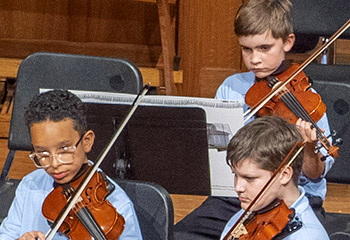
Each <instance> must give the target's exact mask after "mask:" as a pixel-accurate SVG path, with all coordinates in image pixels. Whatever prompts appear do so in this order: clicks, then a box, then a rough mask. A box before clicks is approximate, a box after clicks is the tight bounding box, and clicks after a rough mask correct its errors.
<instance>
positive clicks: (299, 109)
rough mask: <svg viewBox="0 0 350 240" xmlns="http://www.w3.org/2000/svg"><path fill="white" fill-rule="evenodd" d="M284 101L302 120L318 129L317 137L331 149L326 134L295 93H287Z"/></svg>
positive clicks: (283, 97) (283, 98)
mask: <svg viewBox="0 0 350 240" xmlns="http://www.w3.org/2000/svg"><path fill="white" fill-rule="evenodd" d="M282 101H283V102H284V103H285V104H286V105H287V106H288V108H290V110H291V111H292V112H293V113H294V114H295V115H296V116H297V117H300V118H301V119H303V120H305V121H308V122H311V124H312V125H313V126H314V127H315V128H316V132H317V136H318V138H319V139H320V141H322V142H323V143H324V144H326V145H327V147H328V148H329V147H330V144H329V142H328V141H326V139H325V136H324V134H323V133H322V131H321V129H320V128H319V127H318V126H317V124H316V123H315V121H314V120H312V118H311V117H310V115H309V114H308V113H307V111H306V110H305V108H304V107H303V106H302V105H301V104H300V102H299V101H298V99H297V98H296V97H295V96H294V94H293V93H291V92H287V93H286V94H284V95H283V96H282Z"/></svg>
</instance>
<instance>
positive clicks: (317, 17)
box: [291, 0, 350, 38]
mask: <svg viewBox="0 0 350 240" xmlns="http://www.w3.org/2000/svg"><path fill="white" fill-rule="evenodd" d="M291 2H292V4H293V8H292V9H293V10H292V17H293V27H294V32H295V33H297V34H303V35H317V36H322V37H330V36H332V35H333V34H334V33H335V32H336V31H337V30H338V29H339V28H340V27H341V26H342V25H343V24H344V23H345V22H346V21H347V20H348V19H349V13H350V4H349V0H291ZM342 38H350V30H347V31H345V32H344V33H343V34H342Z"/></svg>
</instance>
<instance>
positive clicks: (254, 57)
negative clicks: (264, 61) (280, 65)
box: [250, 51, 261, 65]
mask: <svg viewBox="0 0 350 240" xmlns="http://www.w3.org/2000/svg"><path fill="white" fill-rule="evenodd" d="M250 62H251V63H252V64H253V65H257V64H259V63H260V62H261V57H260V54H259V53H258V52H256V51H253V52H252V54H251V57H250Z"/></svg>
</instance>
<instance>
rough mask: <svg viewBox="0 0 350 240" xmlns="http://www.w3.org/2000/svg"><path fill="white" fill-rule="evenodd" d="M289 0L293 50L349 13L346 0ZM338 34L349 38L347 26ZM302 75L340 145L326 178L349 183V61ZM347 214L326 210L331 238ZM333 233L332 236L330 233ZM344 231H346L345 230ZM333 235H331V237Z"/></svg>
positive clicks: (330, 30) (328, 32)
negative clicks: (317, 96)
mask: <svg viewBox="0 0 350 240" xmlns="http://www.w3.org/2000/svg"><path fill="white" fill-rule="evenodd" d="M291 2H292V3H293V14H292V16H293V26H294V33H295V34H296V44H295V45H296V46H295V48H294V50H295V51H300V52H305V51H310V50H312V49H313V48H314V47H315V46H316V44H317V42H318V40H319V39H320V37H324V38H329V37H330V36H332V35H333V34H334V33H335V32H336V31H337V30H338V29H339V28H340V27H341V26H343V25H344V24H345V23H346V22H347V20H348V19H349V17H350V15H349V13H350V4H349V1H348V0H307V1H305V0H291ZM339 38H342V39H350V30H349V29H348V30H346V31H345V32H344V33H343V34H342V35H341V36H340V37H339ZM304 71H305V73H306V75H307V76H308V77H309V78H310V79H311V81H312V82H313V88H314V89H316V91H317V92H318V93H319V94H320V95H321V96H322V100H323V101H324V102H325V104H326V106H327V115H328V120H329V124H330V128H331V130H336V131H337V136H336V138H337V137H340V138H342V140H343V145H341V146H340V149H339V158H337V159H336V161H335V163H334V165H333V167H332V169H331V170H330V171H329V173H328V174H327V176H326V178H327V180H328V181H329V182H336V183H346V184H348V183H350V176H349V174H348V171H347V169H349V167H350V161H349V159H350V150H349V148H348V146H349V141H350V113H349V104H350V95H349V90H350V65H324V64H315V63H314V64H310V65H308V66H307V67H306V68H305V70H304ZM348 223H350V214H338V213H326V223H325V228H326V230H327V231H328V233H329V234H330V235H331V239H345V238H338V237H337V236H340V235H339V234H338V235H337V236H336V234H335V233H336V232H338V233H339V232H349V230H348V227H347V225H348ZM333 233H334V236H333V235H332V234H333ZM345 235H346V234H345ZM332 236H333V237H332Z"/></svg>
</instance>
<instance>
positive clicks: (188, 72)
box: [178, 0, 241, 97]
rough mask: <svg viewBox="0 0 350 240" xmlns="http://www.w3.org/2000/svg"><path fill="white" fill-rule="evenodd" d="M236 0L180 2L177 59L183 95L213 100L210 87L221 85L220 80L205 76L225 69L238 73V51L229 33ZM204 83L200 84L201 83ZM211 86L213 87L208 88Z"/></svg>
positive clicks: (220, 77) (231, 31) (236, 5)
mask: <svg viewBox="0 0 350 240" xmlns="http://www.w3.org/2000/svg"><path fill="white" fill-rule="evenodd" d="M240 3H241V1H239V0H220V4H218V2H217V1H211V0H191V1H180V10H179V13H180V16H179V22H180V24H179V40H178V41H179V43H178V44H179V55H180V57H181V68H182V69H183V71H184V83H183V92H184V93H185V94H187V95H190V96H205V97H213V96H214V95H213V93H215V92H214V91H215V90H214V89H212V88H213V86H219V85H220V83H222V82H223V80H224V78H223V76H216V75H215V74H211V75H210V78H209V76H207V77H206V78H203V77H204V76H205V74H206V73H205V72H207V69H210V72H211V73H215V71H216V70H217V71H218V72H221V71H222V69H229V71H231V72H232V73H233V72H237V71H239V69H240V48H239V46H238V44H237V38H236V37H235V36H234V33H233V20H234V15H235V12H236V11H237V8H238V6H239V5H240ZM202 71H203V72H202ZM203 79H205V80H204V82H202V80H203ZM208 82H211V83H212V84H213V85H211V86H208V85H207V83H208Z"/></svg>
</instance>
